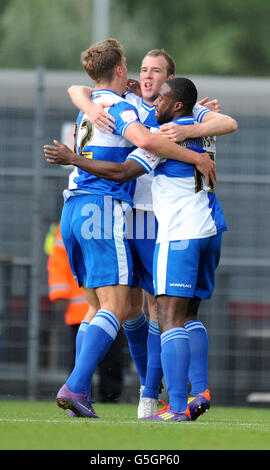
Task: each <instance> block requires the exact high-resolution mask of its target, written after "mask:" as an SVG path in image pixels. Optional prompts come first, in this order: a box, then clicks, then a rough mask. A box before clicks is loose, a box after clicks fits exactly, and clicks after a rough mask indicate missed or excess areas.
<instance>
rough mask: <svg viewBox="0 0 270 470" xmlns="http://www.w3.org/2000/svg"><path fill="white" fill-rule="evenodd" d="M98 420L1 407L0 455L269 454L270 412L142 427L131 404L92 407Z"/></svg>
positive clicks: (50, 407) (45, 406) (44, 406)
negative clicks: (44, 452) (122, 452)
mask: <svg viewBox="0 0 270 470" xmlns="http://www.w3.org/2000/svg"><path fill="white" fill-rule="evenodd" d="M95 409H96V411H97V413H98V414H99V416H100V419H84V418H69V417H68V416H67V411H63V410H62V409H60V408H58V407H57V406H56V404H55V402H54V401H52V402H39V401H36V402H27V401H20V402H19V401H16V402H15V401H0V450H1V451H2V450H142V451H143V450H172V449H173V450H180V451H181V450H270V409H255V408H221V407H214V406H213V407H212V408H211V409H210V410H209V412H208V413H206V414H205V415H203V416H201V417H200V418H199V419H198V420H197V421H194V422H179V423H164V422H147V421H142V420H138V419H137V418H136V411H137V406H136V405H132V404H123V403H120V404H101V403H96V404H95Z"/></svg>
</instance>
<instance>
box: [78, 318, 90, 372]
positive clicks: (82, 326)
mask: <svg viewBox="0 0 270 470" xmlns="http://www.w3.org/2000/svg"><path fill="white" fill-rule="evenodd" d="M88 325H89V323H88V322H87V321H84V320H83V321H82V322H81V324H80V326H79V329H78V331H77V335H76V354H75V363H76V362H77V360H78V357H79V355H80V352H81V348H82V342H83V338H84V334H85V332H86V329H87V327H88Z"/></svg>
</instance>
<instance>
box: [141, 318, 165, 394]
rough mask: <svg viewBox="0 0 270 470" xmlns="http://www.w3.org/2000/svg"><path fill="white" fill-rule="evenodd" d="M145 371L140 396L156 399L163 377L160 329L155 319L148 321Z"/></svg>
mask: <svg viewBox="0 0 270 470" xmlns="http://www.w3.org/2000/svg"><path fill="white" fill-rule="evenodd" d="M147 351H148V358H147V373H146V379H145V388H144V390H143V393H142V396H143V397H148V398H156V399H158V390H159V386H160V384H161V380H162V377H163V371H162V365H161V357H160V353H161V342H160V329H159V324H158V322H156V321H152V320H151V321H150V324H149V331H148V340H147Z"/></svg>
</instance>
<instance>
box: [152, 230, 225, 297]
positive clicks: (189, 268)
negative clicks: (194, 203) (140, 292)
mask: <svg viewBox="0 0 270 470" xmlns="http://www.w3.org/2000/svg"><path fill="white" fill-rule="evenodd" d="M221 240H222V235H221V234H220V235H214V236H212V237H209V238H199V239H191V240H181V241H171V242H163V243H158V244H157V245H156V248H155V253H154V267H153V272H154V286H155V295H156V296H157V295H164V294H165V295H171V296H175V297H188V298H199V299H209V298H210V297H211V295H212V293H213V290H214V285H215V270H216V268H217V266H218V263H219V259H220V252H221Z"/></svg>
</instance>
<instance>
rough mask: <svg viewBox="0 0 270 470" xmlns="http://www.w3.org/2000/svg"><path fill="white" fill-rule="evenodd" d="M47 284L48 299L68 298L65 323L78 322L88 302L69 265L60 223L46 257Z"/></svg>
mask: <svg viewBox="0 0 270 470" xmlns="http://www.w3.org/2000/svg"><path fill="white" fill-rule="evenodd" d="M47 268H48V286H49V299H50V300H51V301H52V302H55V301H56V300H58V299H67V300H69V304H68V308H67V311H66V313H65V322H66V324H67V325H74V324H79V323H81V321H82V320H83V318H84V317H85V314H86V313H87V311H88V307H89V305H88V302H87V301H86V299H85V296H84V293H83V290H82V289H81V288H80V287H79V286H78V284H77V282H76V281H75V279H74V277H73V274H72V271H71V269H70V266H69V261H68V257H67V252H66V249H65V246H64V243H63V240H62V236H61V232H60V224H59V225H58V227H57V231H56V234H55V239H54V244H53V247H52V249H51V252H50V254H49V259H48V264H47Z"/></svg>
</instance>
